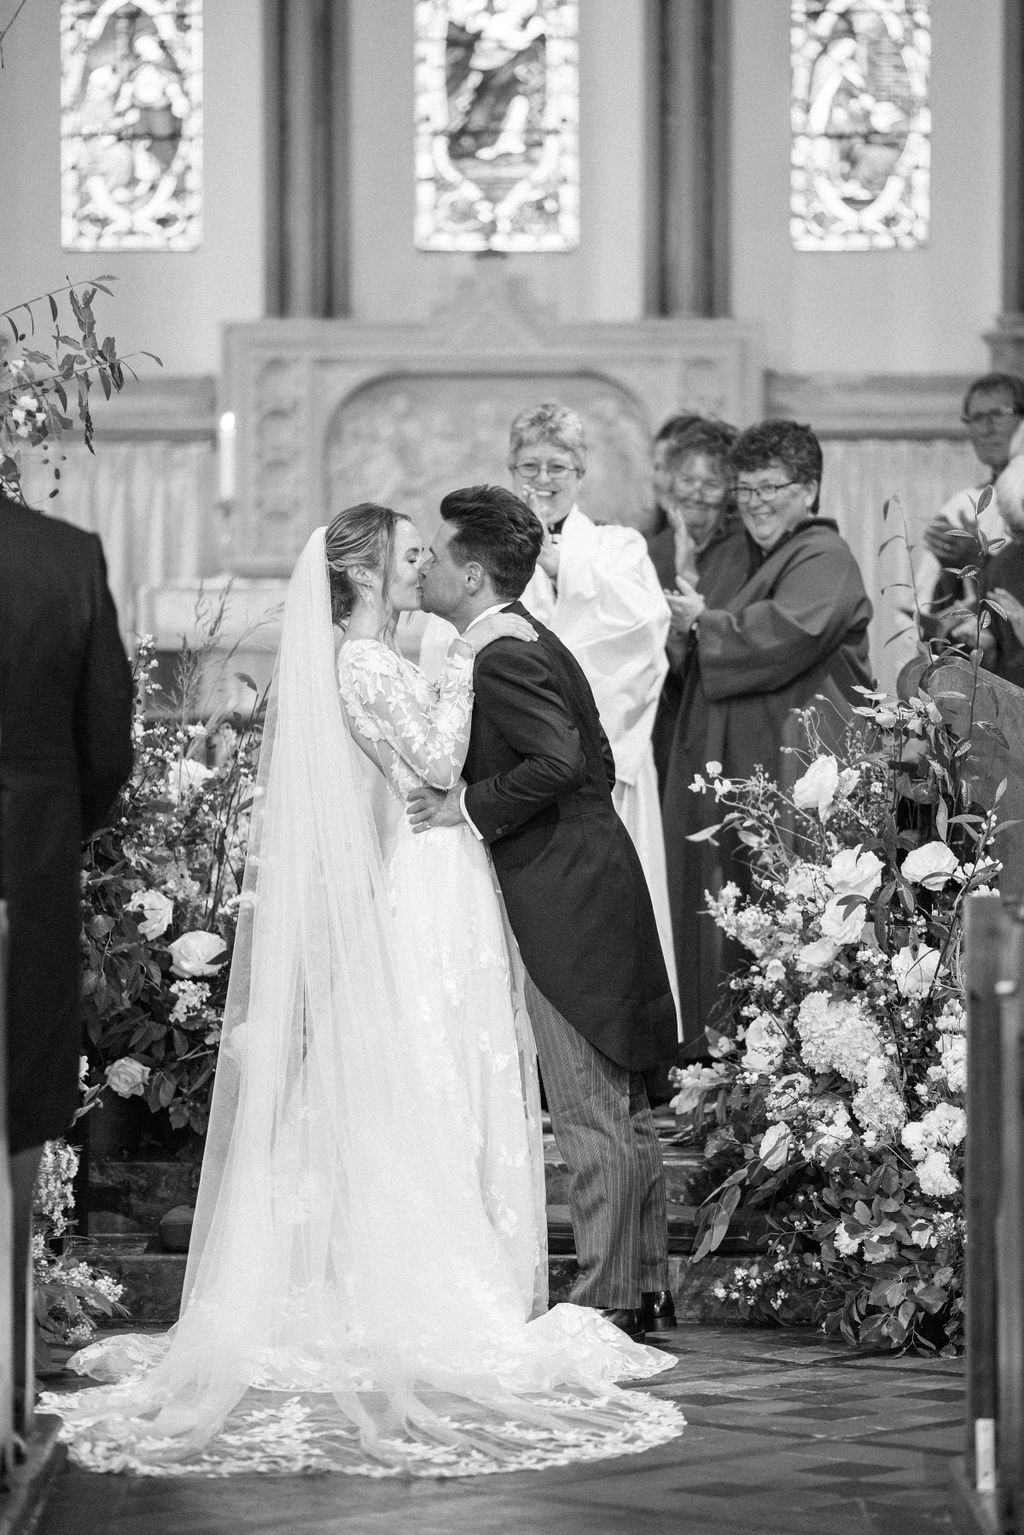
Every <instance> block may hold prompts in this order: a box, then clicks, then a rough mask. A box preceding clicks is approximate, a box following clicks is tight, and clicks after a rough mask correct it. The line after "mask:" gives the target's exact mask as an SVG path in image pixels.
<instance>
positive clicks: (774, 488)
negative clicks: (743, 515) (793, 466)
mask: <svg viewBox="0 0 1024 1535" xmlns="http://www.w3.org/2000/svg"><path fill="white" fill-rule="evenodd" d="M800 483H801V482H800V481H799V480H783V481H782V483H781V484H779V485H737V487H736V504H737V506H753V504H754V502H755V501H760V502H761V503H762V505H764V506H773V505H774V503H775V502H776V501H777V500H778V498H779V496H781V494H782V492H783V491H784V490H788V489H789V487H790V486H791V485H799V484H800Z"/></svg>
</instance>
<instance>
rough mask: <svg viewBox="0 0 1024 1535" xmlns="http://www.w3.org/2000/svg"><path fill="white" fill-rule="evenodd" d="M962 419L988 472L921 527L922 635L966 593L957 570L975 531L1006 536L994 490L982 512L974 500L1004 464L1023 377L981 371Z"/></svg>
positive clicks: (968, 558)
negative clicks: (922, 537)
mask: <svg viewBox="0 0 1024 1535" xmlns="http://www.w3.org/2000/svg"><path fill="white" fill-rule="evenodd" d="M960 419H961V421H962V422H963V424H964V425H965V426H966V428H967V431H968V433H969V435H970V439H971V446H972V447H973V449H974V452H975V454H976V455H977V457H978V459H979V460H980V462H981V463H982V464H983V465H984V466H985V468H986V469H987V470H988V473H987V475H986V476H985V478H984V479H983V480H981V481H980V482H979V483H978V484H976V485H971V486H969V487H967V488H966V489H964V490H958V491H957V492H956V494H955V495H953V496H951V497H950V498H949V500H948V501H947V502H946V503H945V505H944V506H943V507H942V508H941V509H940V510H939V511H938V512H937V513H936V515H935V516H934V517H933V518H932V520H931V522H930V523H929V524H928V526H927V528H926V529H925V533H924V545H925V552H924V553H923V554H922V556H921V557H920V558H919V559H918V560H916V561H915V564H916V566H917V569H916V575H915V579H916V582H917V600H918V604H919V606H920V608H921V614H922V626H921V627H922V637H923V638H925V639H928V638H930V637H932V636H933V635H934V634H936V633H938V632H941V630H942V613H943V610H944V609H946V608H958V607H960V606H962V605H963V603H964V602H965V600H967V599H968V598H969V596H970V594H969V593H968V592H965V590H964V587H963V583H962V581H960V579H959V578H958V576H957V574H956V572H957V571H959V570H960V569H962V568H963V567H964V566H965V565H969V564H973V563H974V562H975V560H976V558H977V556H978V552H979V550H978V534H979V533H981V534H982V535H983V536H984V538H985V539H986V540H987V542H989V543H992V542H993V541H995V540H996V539H1005V538H1006V537H1007V528H1006V524H1005V522H1004V521H1003V518H1002V515H1001V513H1000V511H999V507H998V504H997V502H996V498H995V496H991V497H990V498H989V501H988V504H987V505H986V506H985V507H983V509H982V511H981V512H980V514H979V512H978V504H979V502H980V499H981V495H982V492H983V491H984V490H985V487H986V486H989V485H992V484H994V483H995V480H996V478H997V476H998V475H1000V474H1001V473H1002V471H1003V470H1004V469H1005V468H1006V464H1007V461H1008V459H1009V457H1010V440H1011V438H1012V437H1013V434H1014V432H1015V431H1016V430H1017V427H1018V426H1019V425H1020V424H1021V421H1024V379H1022V378H1020V377H1018V375H1017V374H1015V373H985V374H983V375H982V376H981V377H980V378H976V379H975V380H974V381H973V383H972V384H971V385H970V387H969V388H968V390H967V393H966V395H965V396H964V407H963V413H962V415H961V417H960Z"/></svg>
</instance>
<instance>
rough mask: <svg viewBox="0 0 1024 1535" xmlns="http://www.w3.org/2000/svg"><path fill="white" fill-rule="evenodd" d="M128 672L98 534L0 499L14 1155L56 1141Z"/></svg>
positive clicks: (75, 1050) (1, 838)
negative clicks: (87, 847)
mask: <svg viewBox="0 0 1024 1535" xmlns="http://www.w3.org/2000/svg"><path fill="white" fill-rule="evenodd" d="M131 741H132V736H131V674H130V670H129V666H128V659H127V657H126V655H125V651H124V646H123V645H122V643H121V638H120V635H119V633H118V628H117V616H116V613H115V611H114V604H113V602H112V600H111V597H110V593H109V591H108V589H107V581H106V567H105V565H104V561H103V550H102V547H101V545H100V541H99V539H98V538H97V537H96V535H95V534H93V533H86V532H83V531H82V530H81V529H80V528H75V527H72V526H71V525H70V524H69V523H66V522H61V521H59V520H58V519H57V518H55V517H44V516H42V514H41V513H39V512H33V511H29V510H28V508H27V507H24V506H20V505H18V504H17V503H16V502H13V501H10V500H8V499H6V498H5V497H0V898H3V899H5V900H6V901H7V907H8V918H9V923H10V954H9V964H8V1070H9V1078H8V1129H9V1137H10V1149H11V1151H12V1152H17V1151H23V1150H27V1149H28V1148H29V1147H32V1146H38V1145H39V1144H40V1142H42V1141H44V1140H48V1139H50V1138H51V1137H53V1136H56V1135H60V1134H61V1133H62V1132H63V1131H64V1130H65V1129H66V1128H67V1127H68V1125H69V1124H70V1122H71V1117H72V1115H73V1113H74V1110H75V1106H76V1098H77V1083H78V1057H79V1053H80V1050H81V1004H80V995H81V964H82V960H81V949H80V941H81V927H82V906H81V889H80V869H81V849H82V838H83V837H84V836H87V835H88V834H89V833H90V832H93V831H95V830H96V828H97V827H98V826H100V825H102V824H103V818H104V816H105V815H106V813H107V811H108V810H109V809H110V806H111V802H112V801H113V799H114V797H115V795H116V794H117V791H118V789H119V788H120V786H121V784H122V783H123V782H124V781H125V779H126V778H127V776H128V774H129V772H130V771H131V761H132V745H131Z"/></svg>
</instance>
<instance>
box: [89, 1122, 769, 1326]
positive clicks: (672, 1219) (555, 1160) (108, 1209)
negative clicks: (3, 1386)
mask: <svg viewBox="0 0 1024 1535" xmlns="http://www.w3.org/2000/svg"><path fill="white" fill-rule="evenodd" d="M657 1118H658V1126H659V1132H660V1136H661V1145H662V1157H663V1160H664V1163H665V1183H666V1189H667V1194H668V1225H669V1252H670V1260H669V1261H670V1269H671V1282H672V1289H673V1293H674V1294H675V1297H676V1310H677V1314H678V1316H679V1318H680V1320H681V1321H688V1322H708V1323H711V1322H729V1321H736V1320H737V1319H738V1318H737V1312H736V1309H735V1307H734V1306H732V1305H729V1304H728V1303H725V1302H722V1301H720V1300H718V1299H717V1298H716V1296H715V1294H714V1287H715V1284H716V1283H717V1282H718V1281H719V1280H721V1279H730V1278H732V1275H733V1269H734V1268H735V1267H736V1263H737V1260H738V1259H740V1258H742V1257H744V1256H750V1255H752V1254H753V1253H754V1252H755V1251H756V1243H757V1241H758V1238H759V1237H761V1236H762V1235H763V1233H764V1230H765V1225H764V1221H763V1219H760V1220H758V1219H756V1218H755V1219H752V1220H750V1221H748V1222H747V1223H746V1224H744V1225H739V1226H737V1227H735V1228H734V1230H733V1231H731V1232H730V1234H729V1237H728V1238H727V1240H726V1241H725V1242H724V1243H723V1244H722V1247H721V1248H720V1249H719V1251H718V1252H717V1253H715V1254H714V1255H713V1256H712V1257H710V1258H708V1259H706V1260H704V1261H703V1262H702V1263H701V1264H699V1265H697V1266H693V1265H691V1264H690V1263H689V1262H688V1257H689V1254H690V1253H691V1252H692V1250H693V1246H694V1234H695V1224H696V1223H695V1218H696V1211H697V1207H698V1205H699V1204H700V1203H701V1201H702V1200H703V1199H704V1198H706V1196H707V1195H708V1193H710V1191H711V1188H712V1186H713V1182H714V1180H713V1179H712V1178H711V1177H709V1175H708V1171H707V1168H706V1165H705V1162H704V1157H703V1154H702V1152H700V1151H699V1150H697V1149H695V1148H693V1147H688V1146H681V1145H678V1144H676V1142H675V1139H674V1133H673V1132H674V1125H673V1121H672V1118H671V1116H670V1115H667V1114H666V1113H665V1112H664V1111H662V1112H661V1113H660V1115H659V1116H657ZM546 1129H547V1127H546ZM544 1173H545V1181H546V1187H547V1199H548V1232H549V1246H550V1252H551V1259H550V1284H551V1299H552V1302H554V1301H557V1300H564V1299H566V1298H567V1297H568V1294H569V1291H570V1289H571V1286H572V1283H573V1279H574V1277H575V1274H576V1260H575V1256H574V1244H573V1236H572V1226H571V1224H570V1221H569V1211H568V1181H569V1180H568V1171H567V1169H566V1167H565V1164H564V1162H563V1161H562V1159H561V1157H560V1155H559V1153H558V1148H557V1147H556V1145H555V1143H554V1140H553V1138H552V1136H551V1134H550V1130H547V1133H546V1134H545V1137H544ZM198 1181H199V1173H198V1168H197V1167H195V1166H194V1165H192V1164H190V1163H187V1162H181V1161H175V1160H170V1159H169V1160H164V1161H161V1160H158V1159H154V1158H137V1159H128V1158H125V1159H121V1160H119V1159H117V1158H110V1159H108V1160H104V1161H97V1162H95V1163H93V1164H92V1165H91V1166H90V1168H89V1217H88V1233H89V1236H90V1238H91V1247H90V1257H91V1258H92V1260H93V1261H95V1262H97V1263H99V1264H100V1265H101V1266H102V1267H104V1268H105V1269H107V1270H108V1271H109V1272H110V1273H111V1274H113V1275H114V1277H115V1278H116V1279H118V1280H119V1281H120V1282H121V1284H123V1285H124V1287H125V1305H126V1306H127V1307H128V1309H129V1312H130V1314H131V1320H132V1321H133V1322H135V1323H139V1324H142V1323H146V1324H154V1323H157V1324H159V1323H165V1324H166V1323H170V1322H173V1321H174V1320H175V1318H176V1317H177V1315H178V1308H179V1304H180V1300H181V1290H182V1285H183V1283H184V1277H185V1255H184V1254H183V1253H173V1252H167V1251H165V1249H164V1248H163V1246H162V1244H161V1242H160V1239H159V1236H158V1235H157V1230H158V1227H159V1224H160V1220H161V1218H162V1217H163V1216H164V1215H165V1214H166V1213H167V1211H168V1210H169V1209H171V1208H173V1207H174V1206H176V1205H192V1204H194V1203H195V1197H196V1187H197V1184H198ZM116 1325H119V1326H122V1327H123V1326H124V1325H125V1324H124V1322H123V1320H122V1321H120V1322H118V1323H117V1324H116Z"/></svg>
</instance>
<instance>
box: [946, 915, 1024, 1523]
mask: <svg viewBox="0 0 1024 1535" xmlns="http://www.w3.org/2000/svg"><path fill="white" fill-rule="evenodd" d="M965 955H966V965H967V992H968V1001H967V1147H966V1171H965V1189H964V1192H965V1200H966V1219H967V1252H966V1303H967V1404H966V1405H967V1424H966V1443H965V1446H964V1459H963V1463H962V1466H961V1467H959V1468H958V1470H957V1473H956V1489H957V1494H958V1498H957V1502H958V1509H957V1513H958V1520H959V1524H960V1527H961V1528H962V1529H964V1530H971V1531H979V1532H982V1531H983V1532H986V1535H996V1532H998V1535H1024V915H1022V912H1021V909H1020V908H1019V907H1013V908H1010V907H1007V906H1006V905H1004V903H1003V901H1002V899H1001V898H1000V897H998V896H995V895H974V896H971V897H970V899H969V900H968V903H967V924H966V933H965Z"/></svg>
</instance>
